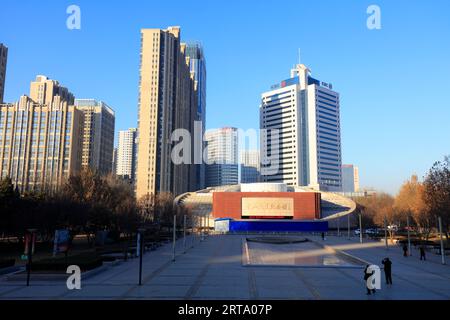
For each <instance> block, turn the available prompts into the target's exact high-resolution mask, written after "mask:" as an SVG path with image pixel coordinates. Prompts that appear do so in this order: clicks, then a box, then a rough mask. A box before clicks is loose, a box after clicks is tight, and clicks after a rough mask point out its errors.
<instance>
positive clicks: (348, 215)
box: [347, 213, 350, 240]
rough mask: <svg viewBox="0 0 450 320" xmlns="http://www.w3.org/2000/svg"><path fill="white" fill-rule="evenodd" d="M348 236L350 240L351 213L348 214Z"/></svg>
mask: <svg viewBox="0 0 450 320" xmlns="http://www.w3.org/2000/svg"><path fill="white" fill-rule="evenodd" d="M347 238H348V240H350V213H349V214H347Z"/></svg>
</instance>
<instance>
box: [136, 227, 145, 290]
mask: <svg viewBox="0 0 450 320" xmlns="http://www.w3.org/2000/svg"><path fill="white" fill-rule="evenodd" d="M144 233H145V229H143V228H140V229H139V230H138V242H137V244H138V247H139V248H138V250H137V252H138V254H139V285H140V286H141V285H142V256H143V255H144V244H145V242H144Z"/></svg>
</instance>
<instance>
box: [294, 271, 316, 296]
mask: <svg viewBox="0 0 450 320" xmlns="http://www.w3.org/2000/svg"><path fill="white" fill-rule="evenodd" d="M292 272H293V273H294V274H295V275H296V276H297V278H298V279H300V281H301V282H303V284H304V285H305V287H306V288H307V289H308V291H309V292H310V293H311V295H312V296H313V297H314V299H316V300H321V299H322V296H321V295H320V293H319V291H317V289H316V288H315V287H314V286H313V285H312V284H311V282H309V280H307V278H306V276H305V274H304V273H303V272H302V271H300V269H295V270H292Z"/></svg>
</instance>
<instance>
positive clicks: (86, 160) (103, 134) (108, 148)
mask: <svg viewBox="0 0 450 320" xmlns="http://www.w3.org/2000/svg"><path fill="white" fill-rule="evenodd" d="M75 106H76V108H77V109H78V110H80V111H82V112H83V136H82V154H81V166H82V167H83V168H91V169H92V170H94V171H97V172H98V173H100V174H102V175H107V174H110V173H111V172H112V161H113V150H114V126H115V114H114V111H113V110H112V109H111V108H110V107H109V106H108V105H107V104H106V103H104V102H102V101H97V100H94V99H76V100H75Z"/></svg>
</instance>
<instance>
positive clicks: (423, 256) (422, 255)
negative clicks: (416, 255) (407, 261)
mask: <svg viewBox="0 0 450 320" xmlns="http://www.w3.org/2000/svg"><path fill="white" fill-rule="evenodd" d="M419 250H420V260H422V258H423V260H427V258H426V257H425V246H424V245H421V246H420V249H419Z"/></svg>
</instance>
